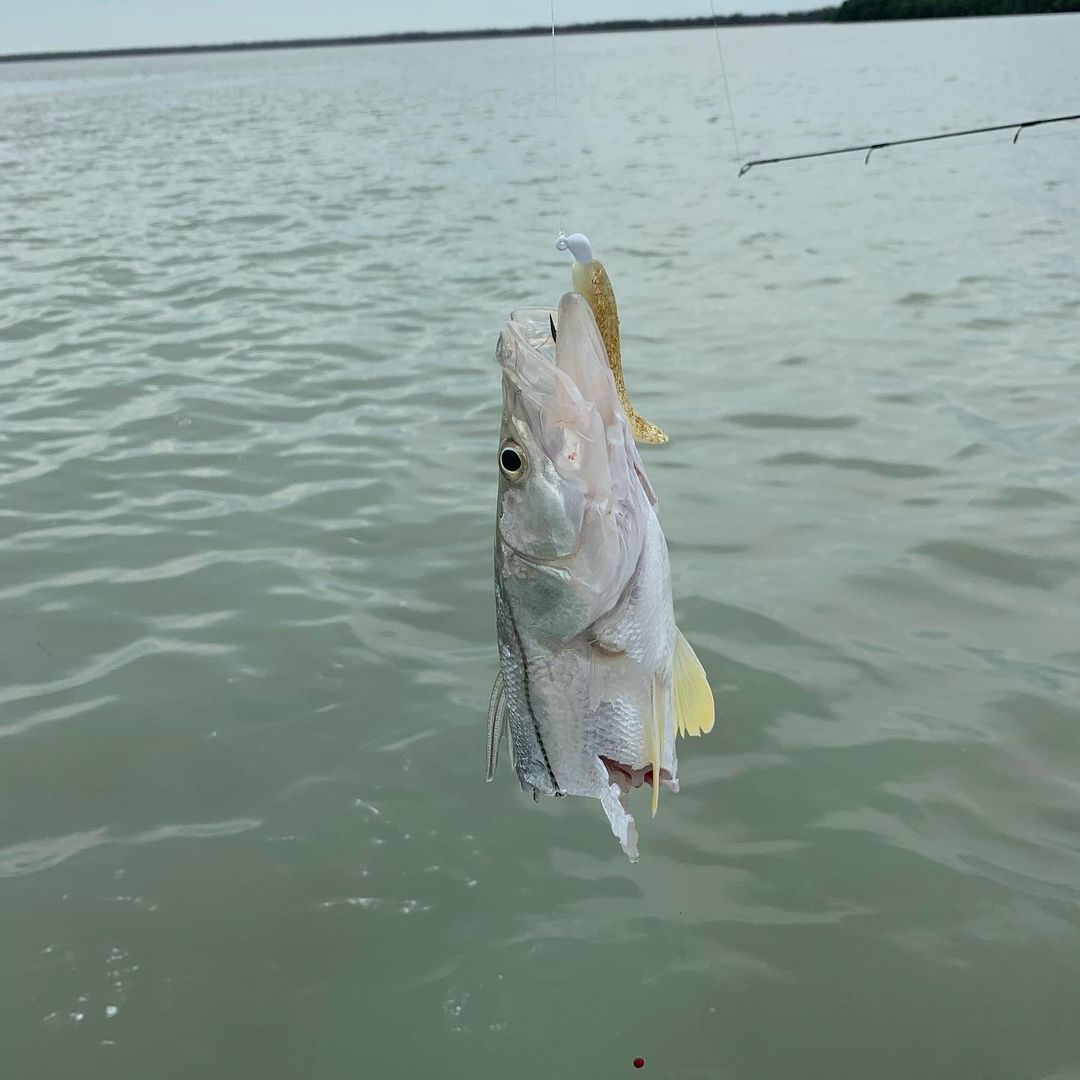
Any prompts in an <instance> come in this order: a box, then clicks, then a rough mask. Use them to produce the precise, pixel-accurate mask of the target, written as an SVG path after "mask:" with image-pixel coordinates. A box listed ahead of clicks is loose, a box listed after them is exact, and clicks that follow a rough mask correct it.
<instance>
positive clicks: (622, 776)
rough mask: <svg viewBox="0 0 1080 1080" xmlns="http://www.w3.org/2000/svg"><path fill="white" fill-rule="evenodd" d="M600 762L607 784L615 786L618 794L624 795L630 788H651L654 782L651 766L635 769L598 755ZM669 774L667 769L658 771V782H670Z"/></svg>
mask: <svg viewBox="0 0 1080 1080" xmlns="http://www.w3.org/2000/svg"><path fill="white" fill-rule="evenodd" d="M600 761H601V762H602V763H603V766H604V768H605V769H607V774H608V782H609V783H611V784H617V785H618V788H619V793H620V794H622V795H625V794H626V793H627V792H628V791H629V790H630V789H631V788H639V787H644V786H648V787H652V786H653V782H654V780H655V775H654V773H653V768H652V766H651V765H650V766H648V767H647V768H643V769H635V768H634V767H633V766H632V765H624V764H623V763H622V762H621V761H613V760H612V759H611V758H609V757H604V755H603V754H601V755H600ZM670 779H671V773H670V772H668V770H667V769H661V770H660V780H661V782H663V781H664V780H670Z"/></svg>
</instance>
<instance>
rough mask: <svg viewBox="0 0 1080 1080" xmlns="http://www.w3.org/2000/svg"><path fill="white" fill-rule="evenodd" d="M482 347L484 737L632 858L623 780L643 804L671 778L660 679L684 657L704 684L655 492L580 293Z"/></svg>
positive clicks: (666, 703) (671, 722)
mask: <svg viewBox="0 0 1080 1080" xmlns="http://www.w3.org/2000/svg"><path fill="white" fill-rule="evenodd" d="M556 326H557V328H558V329H557V342H556V341H555V340H553V335H552V330H553V328H554V327H556ZM496 355H497V357H498V360H499V363H500V365H501V367H502V375H503V416H502V432H501V438H500V448H499V466H500V479H499V496H498V518H497V526H496V537H495V609H496V625H497V633H498V644H499V660H500V675H499V680H498V681H497V683H496V691H495V693H494V694H493V698H492V710H493V714H492V717H491V718H490V719H491V724H492V727H491V730H490V732H489V741H490V740H491V739H492V738H493V739H494V741H495V744H496V745H495V751H496V752H497V740H498V731H499V726H500V725H501V724H503V723H505V726H506V727H507V729H508V732H507V733H508V738H509V743H510V749H511V756H512V759H513V763H514V768H515V771H516V773H517V777H518V780H519V782H520V784H521V786H522V788H523V789H525V790H532V791H533V792H534V793H536V794H542V795H556V796H557V795H580V796H588V797H592V798H596V799H599V800H600V802H601V804H602V805H603V807H604V811H605V813H606V814H607V817H608V820H609V822H610V824H611V828H612V831H613V833H614V834H615V836H616V837H617V838H618V839H619V842H620V844H621V845H622V848H623V850H624V851H625V852H626V854H627V855H628V856H629V857H630V858H631V859H636V858H637V831H636V827H635V824H634V821H633V818H632V817H631V816H630V813H629V809H628V802H627V793H628V791H629V789H630V788H631V787H635V786H640V785H641V784H642V783H651V784H652V785H653V809H654V812H655V806H656V797H657V795H658V788H659V786H661V785H662V786H663V787H665V788H667V789H669V790H671V791H678V760H677V755H676V750H675V734H676V729H677V727H678V726H679V724H680V719H679V717H678V716H677V713H678V710H679V703H680V701H681V700H682V697H685V695H683V696H682V697H679V695H678V694H677V692H676V691H677V689H678V688H677V685H676V683H677V676H678V671H677V670H676V668H677V667H679V668H680V669H682V668H686V666H687V665H688V664H689V666H690V668H696V670H695V671H694V672H692V675H691V676H687V678H692V679H695V680H697V683H696V691H697V693H698V696H699V697H700V692H701V686H702V685H703V686H704V690H705V692H706V693H708V686H707V683H705V682H704V673H703V672H701V668H700V664H698V663H697V660H696V657H693V653H692V650H690V649H689V646H688V645H685V639H683V638H682V636H681V635H680V634H679V632H678V630H677V629H676V626H675V618H674V614H673V610H672V600H671V576H670V567H669V563H668V550H667V543H666V541H665V539H664V534H663V530H662V529H661V527H660V521H659V518H658V516H657V512H656V496H655V494H654V493H653V490H652V487H651V486H650V484H649V481H648V479H647V477H646V475H645V469H644V466H643V465H642V462H641V458H640V456H639V454H638V451H637V447H636V446H635V444H634V439H633V435H632V433H631V430H630V426H629V423H628V421H627V418H626V415H625V413H624V411H623V408H622V406H621V404H620V401H619V397H618V394H617V392H616V387H615V383H614V380H613V378H612V374H611V371H610V369H609V367H608V363H607V357H606V353H605V349H604V344H603V340H602V338H601V336H600V332H599V330H598V328H597V324H596V320H595V318H594V315H593V312H592V310H591V308H590V307H589V304H588V302H587V301H586V299H585V298H584V297H583V296H581V295H580V294H578V293H567V294H566V295H565V296H564V297H563V298H562V301H561V302H560V305H559V310H558V314H557V316H556V314H555V313H554V312H551V311H549V310H546V309H526V310H521V311H516V312H514V313H513V314H512V315H511V317H510V320H509V322H508V324H507V326H506V328H505V329H504V330H503V333H502V335H501V336H500V338H499V343H498V347H497V350H496ZM683 646H685V650H684V649H683ZM687 652H688V653H689V657H690V658H693V659H692V662H691V661H690V659H689V658H688V657H687V656H686V653H687ZM680 655H681V656H682V658H683V659H682V663H681V665H680V659H679V658H680ZM698 673H700V678H699V677H698ZM677 698H678V700H677ZM702 707H703V706H702V703H701V702H700V701H697V702H696V703H694V702H691V703H690V705H689V706H686V709H684V711H687V710H689V711H687V715H688V716H689V714H690V711H693V709H697V710H698V714H699V716H698V719H697V720H691V721H690V723H689V727H690V730H691V732H692V733H695V734H696V733H697V731H698V730H708V728H709V727H711V725H712V714H711V709H712V699H711V694H710V695H709V700H708V710H709V715H708V725H707V726H704V724H705V721H704V719H702V718H701V715H700V711H701V708H702ZM683 726H684V727H686V726H687V725H686V724H685V723H684V724H683ZM695 728H696V729H697V730H695ZM491 754H492V751H491V749H490V747H489V778H490V775H491V774H492V773H493V771H494V759H493V758H492V756H491Z"/></svg>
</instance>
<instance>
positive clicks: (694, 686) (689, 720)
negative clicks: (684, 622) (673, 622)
mask: <svg viewBox="0 0 1080 1080" xmlns="http://www.w3.org/2000/svg"><path fill="white" fill-rule="evenodd" d="M672 669H673V676H674V680H675V692H674V695H673V696H674V698H675V722H676V723H677V724H678V726H679V734H680V735H704V734H705V733H707V732H709V731H712V726H713V720H714V719H715V717H716V706H715V705H714V704H713V696H712V690H710V689H709V680H708V679H707V678H706V677H705V669H704V668H703V667H702V666H701V661H700V660H699V659H698V658H697V655H696V654H695V652H694V650H693V649H692V648H691V647H690V642H689V641H687V640H686V638H684V637H683V635H682V631H681V630H678V629H677V630H676V631H675V655H674V657H673V659H672Z"/></svg>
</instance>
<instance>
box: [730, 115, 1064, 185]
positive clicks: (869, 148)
mask: <svg viewBox="0 0 1080 1080" xmlns="http://www.w3.org/2000/svg"><path fill="white" fill-rule="evenodd" d="M1070 120H1080V113H1073V114H1072V115H1071V116H1044V117H1042V118H1040V119H1038V120H1023V121H1020V122H1019V123H1016V124H993V125H991V126H990V127H981V128H967V129H965V130H964V131H943V132H939V133H938V134H936V135H916V136H914V137H912V138H910V139H886V140H883V141H881V142H873V143H863V144H861V145H859V146H839V147H836V148H835V149H832V150H813V151H811V152H809V153H806V154H786V155H784V156H783V157H771V158H759V159H758V160H756V161H747V162H746V163H745V164H744V165H742V166H741V167H740V169H739V176H743V175H744V174H745V173H748V172H749V171H750V170H751V169H753V168H756V167H758V166H761V165H776V164H779V163H780V162H782V161H806V160H807V159H808V158H822V157H834V156H835V155H837V154H861V153H864V152H865V154H866V157H865V158H863V164H864V165H869V164H870V155H871V154H872V153H873V152H874V151H875V150H884V149H885V148H886V147H889V146H909V145H911V144H912V143H927V142H938V141H940V140H941V139H959V138H961V137H963V136H965V135H985V134H987V133H988V132H991V131H1013V132H1015V134H1014V135H1013V140H1012V141H1013V145H1015V144H1016V141H1017V139H1019V138H1020V132H1021V131H1023V130H1024V129H1025V128H1033V127H1039V126H1041V125H1043V124H1064V123H1067V122H1068V121H1070Z"/></svg>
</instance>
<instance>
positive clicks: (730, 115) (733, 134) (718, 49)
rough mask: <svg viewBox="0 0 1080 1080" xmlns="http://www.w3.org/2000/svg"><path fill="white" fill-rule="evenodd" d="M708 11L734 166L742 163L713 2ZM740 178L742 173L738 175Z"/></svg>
mask: <svg viewBox="0 0 1080 1080" xmlns="http://www.w3.org/2000/svg"><path fill="white" fill-rule="evenodd" d="M709 10H710V11H711V12H712V28H713V36H714V37H715V38H716V55H717V56H719V57H720V75H721V77H722V79H723V82H724V98H725V99H726V100H727V114H728V121H729V122H730V123H731V141H732V142H733V143H734V144H735V164H736V165H738V164H739V163H740V162H741V161H742V154H740V153H739V133H738V132H737V131H736V130H735V110H734V109H732V107H731V90H730V89H729V88H728V77H727V66H726V65H725V64H724V49H723V46H722V45H721V44H720V24H719V23H718V22H717V21H716V3H715V0H709ZM739 175H740V176H742V172H740V173H739Z"/></svg>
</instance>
